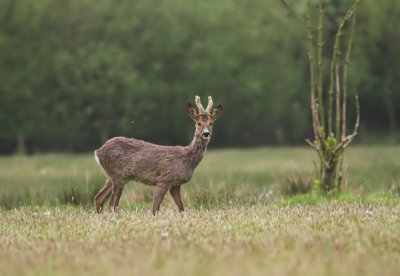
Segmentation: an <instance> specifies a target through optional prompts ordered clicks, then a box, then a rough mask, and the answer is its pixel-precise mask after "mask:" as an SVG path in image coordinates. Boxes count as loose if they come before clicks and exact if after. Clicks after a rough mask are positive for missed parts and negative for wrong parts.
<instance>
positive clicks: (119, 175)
mask: <svg viewBox="0 0 400 276" xmlns="http://www.w3.org/2000/svg"><path fill="white" fill-rule="evenodd" d="M209 101H211V105H210V104H209V106H211V107H212V100H211V97H209ZM196 103H197V106H198V107H199V113H197V111H196V110H195V109H194V107H193V106H191V105H190V104H188V111H189V115H190V116H191V117H192V118H193V119H194V120H195V121H196V131H195V135H194V138H193V140H192V142H191V143H190V145H189V146H186V147H184V146H161V145H155V144H152V143H148V142H145V141H142V140H137V139H134V138H125V137H114V138H112V139H110V140H108V141H107V142H106V143H105V144H104V145H103V146H102V147H101V148H99V149H98V150H96V151H95V158H96V161H97V162H98V163H99V165H100V166H101V167H102V169H103V171H104V173H105V175H106V177H107V178H108V180H107V182H106V185H105V186H104V188H103V189H102V190H100V191H99V193H98V194H97V195H96V197H95V199H94V203H95V205H96V209H97V212H99V213H100V212H101V211H102V209H103V205H104V202H105V201H106V200H107V199H108V198H109V197H110V196H111V200H110V206H111V208H112V209H113V211H114V212H117V208H118V203H119V199H120V196H121V193H122V190H123V187H124V186H125V184H126V183H127V182H128V181H129V180H135V181H137V182H141V183H143V184H145V185H151V186H156V190H155V193H154V199H153V214H155V212H156V211H158V210H159V208H160V204H161V201H162V199H163V197H164V195H165V193H166V192H167V191H168V190H169V191H170V193H171V195H172V197H173V198H174V201H175V203H176V205H177V206H178V209H179V211H183V210H184V207H183V204H182V200H181V195H180V186H181V185H182V184H184V183H187V182H188V181H190V179H191V178H192V175H193V172H194V169H195V168H196V167H197V165H198V164H199V163H200V161H201V160H202V158H203V154H204V152H205V150H206V149H207V145H208V142H209V140H210V135H211V131H212V127H211V126H212V121H214V120H215V119H216V118H218V117H219V115H220V114H221V111H222V106H219V107H217V108H215V109H214V110H213V114H211V113H210V109H211V107H210V108H208V107H207V109H206V110H204V109H203V108H202V106H201V104H200V106H201V107H200V106H199V103H200V99H199V98H198V97H196ZM206 111H207V112H206ZM213 115H214V116H213ZM206 119H207V120H206Z"/></svg>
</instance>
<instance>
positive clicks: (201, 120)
mask: <svg viewBox="0 0 400 276" xmlns="http://www.w3.org/2000/svg"><path fill="white" fill-rule="evenodd" d="M195 101H196V106H197V108H198V111H197V110H196V108H194V106H193V105H191V104H190V103H188V104H187V109H188V113H189V116H190V117H191V118H192V119H193V120H194V121H195V122H196V135H198V136H200V137H201V138H203V139H205V140H209V139H210V138H211V133H212V129H213V123H214V121H215V120H216V119H218V117H219V116H220V115H221V113H222V105H219V106H217V107H216V108H214V109H213V108H212V107H213V101H212V98H211V96H208V105H207V108H206V109H204V107H203V105H202V104H201V102H200V97H199V96H196V97H195Z"/></svg>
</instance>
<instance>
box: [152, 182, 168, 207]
mask: <svg viewBox="0 0 400 276" xmlns="http://www.w3.org/2000/svg"><path fill="white" fill-rule="evenodd" d="M168 188H169V186H168V185H167V184H165V183H157V185H156V190H155V192H154V196H153V215H156V212H157V211H160V205H161V201H162V200H163V198H164V195H165V193H166V192H167V191H168Z"/></svg>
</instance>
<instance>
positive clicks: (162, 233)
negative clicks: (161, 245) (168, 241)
mask: <svg viewBox="0 0 400 276" xmlns="http://www.w3.org/2000/svg"><path fill="white" fill-rule="evenodd" d="M168 236H169V233H168V232H161V237H163V238H168Z"/></svg>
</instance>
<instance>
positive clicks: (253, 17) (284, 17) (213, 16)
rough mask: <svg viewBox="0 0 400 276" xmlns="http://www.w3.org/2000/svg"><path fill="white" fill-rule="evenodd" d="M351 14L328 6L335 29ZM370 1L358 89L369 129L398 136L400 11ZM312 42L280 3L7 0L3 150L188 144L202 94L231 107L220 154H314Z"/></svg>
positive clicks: (362, 15)
mask: <svg viewBox="0 0 400 276" xmlns="http://www.w3.org/2000/svg"><path fill="white" fill-rule="evenodd" d="M348 2H349V1H348V0H341V1H328V4H327V15H328V17H327V18H328V20H327V22H325V26H326V28H327V29H331V28H332V27H333V26H336V25H337V23H338V19H339V18H340V15H341V14H342V13H343V8H344V7H346V6H347V4H348ZM364 2H365V3H363V6H362V7H361V9H360V11H359V19H358V22H359V24H358V27H357V30H356V33H358V34H359V35H358V36H357V38H356V41H355V46H354V57H353V59H352V66H351V68H349V88H350V89H351V88H353V87H358V88H359V90H360V91H362V95H360V96H361V97H360V102H361V105H362V106H363V112H364V113H363V114H365V115H364V116H365V119H364V118H363V119H364V120H365V123H364V124H363V125H362V127H363V129H364V130H367V131H369V133H372V132H374V131H375V130H377V129H379V131H380V132H381V133H382V134H385V132H387V129H388V127H389V126H390V129H391V132H390V133H392V134H393V135H391V136H396V135H397V133H396V119H397V118H398V116H399V114H398V110H400V108H399V106H398V105H399V104H400V99H398V97H399V95H400V93H396V91H397V90H398V87H399V83H398V82H399V80H398V78H396V77H395V76H397V75H399V74H398V73H397V72H398V66H397V64H399V62H398V60H399V57H400V54H399V53H400V49H399V47H400V46H399V45H398V44H396V43H393V41H396V40H397V38H398V34H399V29H398V28H397V29H396V27H395V26H396V24H394V23H393V22H395V21H396V19H397V17H398V15H399V14H400V7H399V5H398V4H397V2H396V1H395V0H391V1H386V2H385V3H377V2H376V1H374V0H365V1H364ZM299 4H300V3H299ZM301 12H303V11H301ZM386 15H389V16H386ZM388 20H389V21H390V22H391V23H389V22H388ZM300 41H302V32H301V28H300V26H299V25H298V24H294V19H293V18H292V16H289V11H288V10H287V9H286V8H285V7H284V5H282V3H280V2H279V1H275V0H269V1H264V0H256V1H251V3H247V2H243V1H239V0H226V1H211V0H206V1H196V2H188V1H184V0H174V1H171V0H167V1H161V2H160V1H155V0H150V1H120V2H118V4H117V3H115V1H112V0H100V1H92V0H71V1H63V0H51V1H50V0H42V1H32V0H18V1H15V0H4V1H0V50H1V55H0V152H1V153H11V152H15V151H16V148H17V140H18V137H19V138H20V142H22V143H24V144H25V145H26V148H27V150H28V151H29V152H37V151H49V150H64V151H67V150H74V151H88V150H91V149H94V148H97V147H98V146H99V145H100V144H101V143H102V142H103V141H104V140H105V139H107V138H109V137H112V136H115V135H125V136H134V137H137V138H143V139H146V140H150V141H152V142H156V143H163V144H187V143H188V142H189V140H190V139H191V136H192V134H193V127H192V122H191V121H190V119H188V118H187V116H186V114H185V112H186V111H185V104H186V103H187V102H192V101H193V98H194V95H195V94H199V95H200V96H202V97H205V96H208V95H212V96H214V99H215V101H216V103H222V104H224V106H225V111H224V115H223V117H221V119H220V121H219V122H218V125H216V130H215V131H216V139H213V142H212V144H211V145H213V146H231V145H242V146H245V145H254V144H265V143H275V144H297V143H303V141H304V137H309V136H310V133H311V128H310V126H309V123H308V122H309V118H310V115H309V108H308V103H309V100H308V93H307V92H306V91H307V90H308V88H307V86H308V85H307V81H306V80H307V79H308V69H307V66H306V63H307V56H306V54H305V46H306V45H305V44H304V43H301V42H300ZM326 42H327V43H328V42H329V37H326ZM396 89H397V90H396ZM382 107H385V108H382ZM349 113H351V112H349ZM350 120H353V118H352V117H350ZM366 122H368V123H366ZM382 136H384V135H378V138H374V139H376V140H380V139H381V137H382ZM364 137H368V136H367V135H365V136H364ZM392 140H393V139H392Z"/></svg>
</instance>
